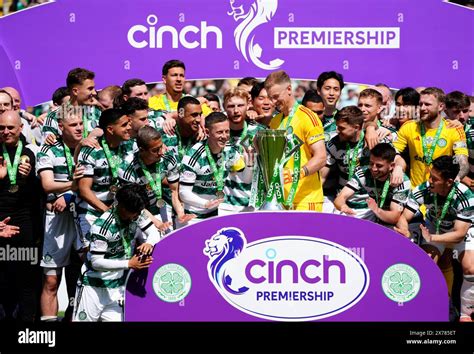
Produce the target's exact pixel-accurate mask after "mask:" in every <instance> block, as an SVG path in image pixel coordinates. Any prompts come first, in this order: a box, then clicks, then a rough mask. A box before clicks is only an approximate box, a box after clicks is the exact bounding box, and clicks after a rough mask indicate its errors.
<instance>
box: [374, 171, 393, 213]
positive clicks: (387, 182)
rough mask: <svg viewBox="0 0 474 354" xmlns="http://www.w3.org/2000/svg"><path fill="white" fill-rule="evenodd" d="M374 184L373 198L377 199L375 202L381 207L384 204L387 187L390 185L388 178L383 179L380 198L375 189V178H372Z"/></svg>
mask: <svg viewBox="0 0 474 354" xmlns="http://www.w3.org/2000/svg"><path fill="white" fill-rule="evenodd" d="M374 184H375V189H374V192H375V198H376V199H377V204H378V206H379V208H382V207H383V205H384V204H385V199H387V194H388V187H390V178H387V180H386V181H385V183H384V185H383V189H382V195H381V196H380V199H379V192H378V190H377V180H376V179H375V178H374ZM379 200H380V203H379Z"/></svg>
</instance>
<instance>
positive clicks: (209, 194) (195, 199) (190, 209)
mask: <svg viewBox="0 0 474 354" xmlns="http://www.w3.org/2000/svg"><path fill="white" fill-rule="evenodd" d="M206 134H207V135H208V139H207V140H205V141H202V142H199V143H197V144H195V145H193V146H192V147H191V148H190V149H189V150H188V151H187V153H186V154H185V155H184V157H183V162H182V165H181V174H180V178H179V196H180V198H181V200H182V201H183V203H184V208H185V210H186V213H192V214H196V215H197V217H196V218H195V219H192V220H190V221H189V222H188V224H192V223H196V222H199V221H201V220H204V219H207V218H210V217H212V216H216V215H217V207H218V206H219V204H220V203H222V202H223V201H224V197H225V194H224V183H225V180H226V178H227V176H228V174H229V171H232V170H234V171H235V169H234V168H233V166H234V162H235V161H238V160H239V159H240V156H239V154H238V152H237V151H234V150H231V151H229V152H225V151H224V148H225V147H226V144H227V142H228V141H229V134H230V128H229V120H228V118H227V117H226V116H225V115H224V114H223V113H221V112H213V113H211V114H210V115H209V116H208V117H207V118H206ZM239 167H245V164H243V166H239ZM235 172H238V171H235ZM181 226H184V225H182V224H179V225H178V227H181Z"/></svg>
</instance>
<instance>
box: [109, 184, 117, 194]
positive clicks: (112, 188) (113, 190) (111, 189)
mask: <svg viewBox="0 0 474 354" xmlns="http://www.w3.org/2000/svg"><path fill="white" fill-rule="evenodd" d="M109 191H110V193H114V194H115V193H117V191H118V187H117V186H116V185H115V184H114V185H112V186H110V188H109Z"/></svg>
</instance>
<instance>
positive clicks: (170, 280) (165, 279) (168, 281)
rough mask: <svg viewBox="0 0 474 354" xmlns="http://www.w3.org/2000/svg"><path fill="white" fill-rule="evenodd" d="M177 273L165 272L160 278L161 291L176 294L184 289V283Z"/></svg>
mask: <svg viewBox="0 0 474 354" xmlns="http://www.w3.org/2000/svg"><path fill="white" fill-rule="evenodd" d="M183 280H184V279H183V277H182V276H181V274H179V273H178V272H167V273H165V274H163V275H162V276H161V289H162V290H163V291H164V292H165V293H168V294H177V293H179V292H180V291H181V290H183V288H184V281H183Z"/></svg>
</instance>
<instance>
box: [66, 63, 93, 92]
mask: <svg viewBox="0 0 474 354" xmlns="http://www.w3.org/2000/svg"><path fill="white" fill-rule="evenodd" d="M94 77H95V74H94V73H93V72H92V71H89V70H87V69H83V68H75V69H72V70H71V71H70V72H69V73H68V74H67V79H66V86H67V88H68V89H69V90H71V89H72V88H73V87H74V86H76V85H81V84H82V83H83V82H84V81H86V80H94Z"/></svg>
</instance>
